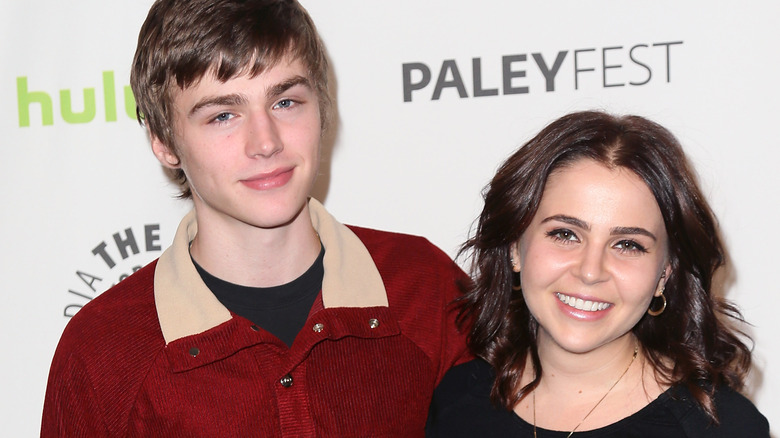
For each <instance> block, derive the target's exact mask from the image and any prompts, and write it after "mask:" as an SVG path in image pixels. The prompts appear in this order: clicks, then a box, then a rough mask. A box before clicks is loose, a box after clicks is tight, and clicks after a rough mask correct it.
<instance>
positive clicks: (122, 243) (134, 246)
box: [114, 228, 139, 260]
mask: <svg viewBox="0 0 780 438" xmlns="http://www.w3.org/2000/svg"><path fill="white" fill-rule="evenodd" d="M125 234H126V235H127V238H126V239H122V236H120V234H119V233H114V243H116V248H117V249H118V250H119V254H121V255H122V260H124V259H126V258H128V257H129V256H130V255H129V254H128V253H127V248H128V247H129V248H130V249H131V250H132V251H133V254H138V253H139V250H138V243H136V241H135V236H134V235H133V230H132V229H131V228H127V229H125Z"/></svg>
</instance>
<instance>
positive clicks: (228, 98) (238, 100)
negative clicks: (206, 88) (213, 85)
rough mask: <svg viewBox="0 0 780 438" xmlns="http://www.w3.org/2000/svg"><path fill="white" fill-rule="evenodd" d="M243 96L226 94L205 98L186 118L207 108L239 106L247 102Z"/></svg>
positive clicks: (191, 109)
mask: <svg viewBox="0 0 780 438" xmlns="http://www.w3.org/2000/svg"><path fill="white" fill-rule="evenodd" d="M248 100H249V99H247V97H246V96H244V95H243V94H226V95H223V96H207V97H204V98H203V99H201V100H199V101H198V103H196V104H195V105H193V107H192V108H190V111H189V112H188V113H187V117H192V116H194V115H195V114H196V113H197V112H198V111H200V110H202V109H203V108H206V107H209V106H235V105H241V104H244V103H246V102H247V101H248Z"/></svg>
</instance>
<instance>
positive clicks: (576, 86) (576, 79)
mask: <svg viewBox="0 0 780 438" xmlns="http://www.w3.org/2000/svg"><path fill="white" fill-rule="evenodd" d="M595 51H596V49H579V50H575V51H574V89H575V90H579V89H580V81H579V74H580V73H581V72H588V71H596V69H595V68H582V69H581V68H580V63H579V58H578V57H577V55H579V54H580V53H584V52H595Z"/></svg>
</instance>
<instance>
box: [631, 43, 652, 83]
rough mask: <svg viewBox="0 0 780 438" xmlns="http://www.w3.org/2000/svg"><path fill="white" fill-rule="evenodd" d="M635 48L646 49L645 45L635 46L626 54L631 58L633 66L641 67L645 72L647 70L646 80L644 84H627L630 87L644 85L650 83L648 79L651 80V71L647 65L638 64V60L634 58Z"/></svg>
mask: <svg viewBox="0 0 780 438" xmlns="http://www.w3.org/2000/svg"><path fill="white" fill-rule="evenodd" d="M637 47H645V48H646V47H647V44H637V45H635V46H634V47H632V48H631V50H629V52H628V57H629V58H631V61H633V62H634V64H637V65H641V66H642V67H644V68H645V70H647V79H645V81H644V82H629V84H631V85H645V84H646V83H648V82H650V79H652V78H653V71H652V70H651V69H650V67H648V65H647V64H644V63H642V62H640V61H639V60H638V59H636V58H634V49H636V48H637Z"/></svg>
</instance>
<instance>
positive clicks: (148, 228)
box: [144, 224, 162, 252]
mask: <svg viewBox="0 0 780 438" xmlns="http://www.w3.org/2000/svg"><path fill="white" fill-rule="evenodd" d="M159 231H160V224H151V225H145V226H144V232H145V234H146V251H147V252H149V251H160V250H162V246H160V243H159V242H160V233H159Z"/></svg>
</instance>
